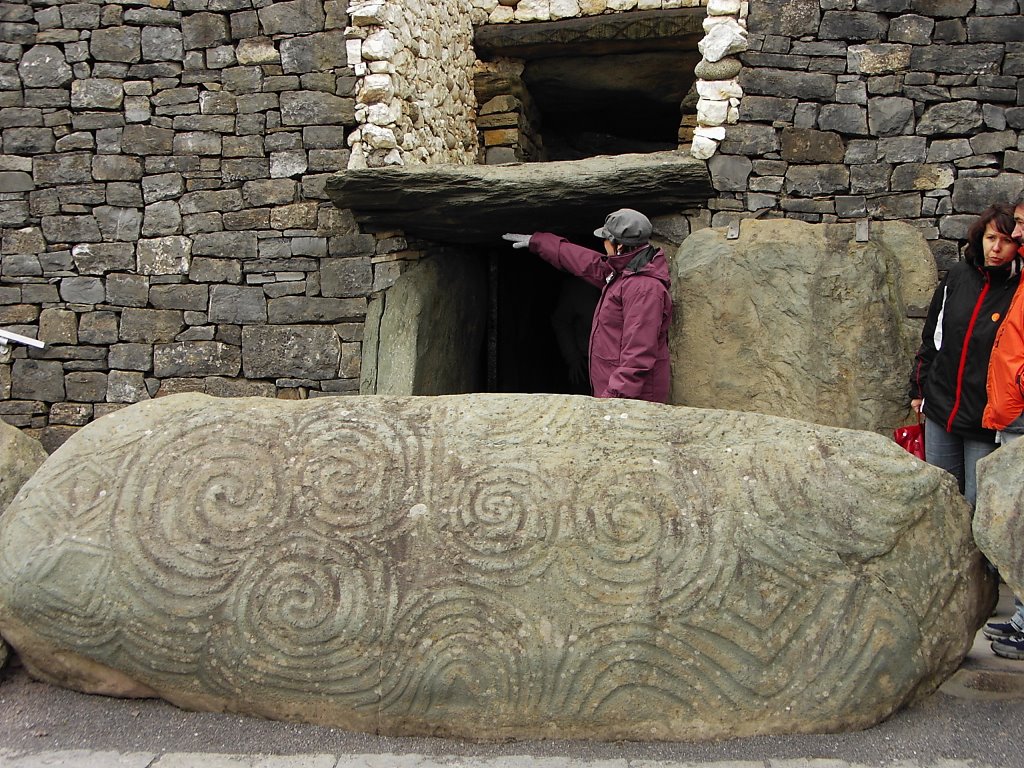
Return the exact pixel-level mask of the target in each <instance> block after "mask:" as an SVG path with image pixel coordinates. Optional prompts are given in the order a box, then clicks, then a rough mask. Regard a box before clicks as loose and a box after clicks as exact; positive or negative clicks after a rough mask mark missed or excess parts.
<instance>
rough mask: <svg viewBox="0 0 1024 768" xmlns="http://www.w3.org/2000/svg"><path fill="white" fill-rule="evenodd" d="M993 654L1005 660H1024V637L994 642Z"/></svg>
mask: <svg viewBox="0 0 1024 768" xmlns="http://www.w3.org/2000/svg"><path fill="white" fill-rule="evenodd" d="M992 653H994V654H995V655H996V656H1002V657H1003V658H1004V659H1024V635H1022V636H1019V637H1018V638H1017V639H1016V640H993V641H992Z"/></svg>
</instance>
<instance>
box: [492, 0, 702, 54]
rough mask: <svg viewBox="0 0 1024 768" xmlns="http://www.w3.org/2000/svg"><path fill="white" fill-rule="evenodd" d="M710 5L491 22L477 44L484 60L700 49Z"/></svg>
mask: <svg viewBox="0 0 1024 768" xmlns="http://www.w3.org/2000/svg"><path fill="white" fill-rule="evenodd" d="M706 16H707V12H706V10H705V9H704V8H679V9H674V10H664V11H637V12H633V13H615V14H605V15H601V16H586V17H583V18H576V19H565V20H562V21H544V22H536V23H530V24H486V25H484V26H480V27H477V28H476V32H475V34H474V36H473V46H474V48H475V49H476V53H477V56H479V57H480V58H481V59H485V60H487V59H494V58H497V57H508V58H513V59H539V58H545V57H549V56H576V55H580V54H586V55H589V56H593V55H604V54H610V53H635V52H644V53H646V52H650V51H658V50H694V49H696V47H697V43H698V42H699V41H700V40H701V39H702V38H703V37H704V29H703V26H702V24H703V21H704V18H705V17H706Z"/></svg>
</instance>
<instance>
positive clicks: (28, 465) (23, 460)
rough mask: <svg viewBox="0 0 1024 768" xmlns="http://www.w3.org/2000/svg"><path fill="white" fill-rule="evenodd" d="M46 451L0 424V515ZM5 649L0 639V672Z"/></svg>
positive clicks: (5, 656)
mask: <svg viewBox="0 0 1024 768" xmlns="http://www.w3.org/2000/svg"><path fill="white" fill-rule="evenodd" d="M46 455H47V454H46V450H45V449H44V448H43V446H42V445H41V444H40V443H39V441H38V440H33V439H32V438H31V437H29V436H28V435H26V434H25V433H24V432H22V431H21V430H20V429H18V428H17V427H12V426H11V425H10V424H7V423H6V422H4V421H0V515H3V513H4V510H5V509H6V508H7V505H8V504H10V503H11V499H13V498H14V496H15V494H17V493H18V491H19V490H20V489H21V486H22V485H24V484H25V481H26V480H28V479H29V478H30V477H32V473H33V472H35V471H36V470H37V469H38V468H39V466H40V465H41V464H42V463H43V462H44V461H46ZM7 657H8V649H7V646H6V645H5V644H4V642H3V640H2V639H0V669H2V668H3V666H4V664H5V663H6V662H7Z"/></svg>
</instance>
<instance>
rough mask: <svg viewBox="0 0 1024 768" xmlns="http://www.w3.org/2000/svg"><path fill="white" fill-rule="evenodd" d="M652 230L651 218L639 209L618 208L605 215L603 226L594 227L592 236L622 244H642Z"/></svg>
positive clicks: (648, 237)
mask: <svg viewBox="0 0 1024 768" xmlns="http://www.w3.org/2000/svg"><path fill="white" fill-rule="evenodd" d="M652 231H654V227H652V226H651V220H650V219H648V218H647V217H646V216H644V215H643V214H642V213H640V211H634V210H633V209H632V208H620V209H619V210H617V211H615V212H614V213H609V214H608V215H607V216H606V217H605V219H604V226H603V227H601V228H600V229H595V230H594V236H595V237H599V238H601V239H602V240H611V241H612V242H615V243H622V244H623V245H643V244H644V243H646V242H647V241H648V240H649V239H650V237H651V232H652Z"/></svg>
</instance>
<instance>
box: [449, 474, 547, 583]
mask: <svg viewBox="0 0 1024 768" xmlns="http://www.w3.org/2000/svg"><path fill="white" fill-rule="evenodd" d="M454 494H455V495H454V497H452V498H447V499H445V500H444V502H443V503H442V506H447V505H450V509H451V514H450V518H449V520H448V524H447V534H448V536H449V537H450V541H451V544H452V546H453V547H454V548H455V549H456V551H457V552H458V553H459V555H460V561H459V568H460V572H461V573H463V575H467V576H469V577H470V578H471V579H482V580H483V581H485V582H486V581H493V580H495V579H500V581H501V583H504V584H516V585H521V584H525V583H526V582H527V581H529V580H530V579H532V578H535V577H536V576H538V575H540V574H541V573H543V572H544V571H545V570H547V568H548V566H549V565H550V563H551V559H552V557H553V555H554V547H553V544H554V541H555V539H556V538H557V537H558V528H559V513H560V510H561V508H562V507H563V506H564V501H563V500H562V498H561V497H560V496H559V495H558V494H556V493H555V492H554V490H553V489H552V487H551V486H550V484H549V483H548V482H547V481H546V480H545V479H544V478H543V477H542V475H541V473H540V472H539V471H538V470H537V469H536V468H534V467H528V466H525V465H519V466H509V465H507V464H505V463H503V462H495V464H494V465H491V466H480V467H475V468H473V469H472V470H469V471H467V472H466V473H465V474H464V475H463V476H462V477H460V478H459V481H458V483H457V484H456V486H455V489H454Z"/></svg>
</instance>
